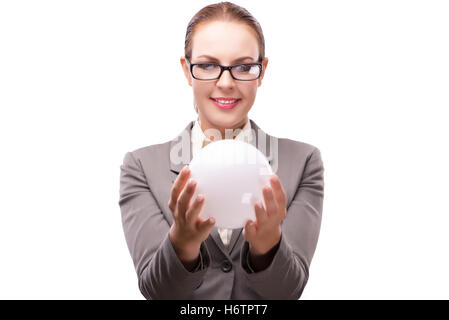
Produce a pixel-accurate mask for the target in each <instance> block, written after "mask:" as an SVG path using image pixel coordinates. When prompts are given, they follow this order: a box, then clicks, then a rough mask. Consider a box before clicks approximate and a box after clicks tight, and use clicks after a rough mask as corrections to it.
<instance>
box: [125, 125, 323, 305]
mask: <svg viewBox="0 0 449 320" xmlns="http://www.w3.org/2000/svg"><path fill="white" fill-rule="evenodd" d="M250 123H251V128H252V130H253V134H255V139H253V141H255V143H254V142H253V144H254V145H255V146H257V147H258V148H259V150H260V151H262V152H263V153H264V154H265V155H266V156H267V159H268V160H269V163H270V165H271V166H272V168H273V172H274V173H276V174H277V175H278V176H279V178H280V180H281V182H282V185H283V186H284V189H285V192H286V194H287V216H286V217H285V219H284V220H283V222H282V225H281V228H282V236H281V241H280V244H279V246H278V248H277V250H276V253H275V255H274V258H273V260H272V262H271V264H270V265H269V266H268V267H267V268H266V269H265V270H262V271H259V272H252V271H251V269H250V268H249V267H248V264H247V255H248V249H249V246H248V242H246V241H245V239H244V238H243V235H242V229H241V228H240V229H234V230H233V233H232V238H231V241H230V244H229V248H228V249H226V248H225V246H224V245H223V242H222V241H221V238H220V235H219V233H218V231H217V228H216V227H214V228H213V229H212V231H211V233H210V235H209V237H208V238H207V239H206V240H205V241H204V242H203V243H202V244H201V247H200V258H201V259H200V260H201V263H200V264H199V266H198V268H196V270H194V271H192V272H189V271H188V270H187V269H185V268H184V265H183V264H182V263H181V261H180V260H179V258H178V257H177V255H176V253H175V251H174V249H173V246H172V244H171V242H170V239H169V237H168V231H169V229H170V226H171V224H172V223H173V216H172V212H171V211H170V209H169V207H168V201H169V197H170V192H171V187H172V185H173V182H174V180H175V179H176V177H177V175H178V173H179V172H180V170H181V169H182V168H183V167H184V166H185V165H186V164H187V163H185V162H190V160H191V158H192V152H191V143H190V140H186V139H190V138H189V137H190V133H191V130H192V127H193V124H194V121H191V122H190V123H189V124H188V125H187V127H186V128H185V129H184V130H183V131H182V132H181V133H180V134H179V135H178V136H177V137H176V138H175V139H173V140H171V141H168V142H165V143H161V144H154V145H151V146H147V147H143V148H140V149H137V150H135V151H132V152H127V153H126V154H125V156H124V160H123V164H122V165H121V166H120V199H119V206H120V210H121V216H122V223H123V230H124V234H125V238H126V242H127V245H128V249H129V251H130V254H131V257H132V260H133V262H134V266H135V269H136V272H137V277H138V285H139V289H140V291H141V293H142V294H143V296H144V297H145V298H147V299H299V297H300V296H301V294H302V292H303V290H304V287H305V285H306V283H307V280H308V278H309V266H310V263H311V260H312V257H313V254H314V252H315V248H316V245H317V242H318V236H319V232H320V225H321V215H322V208H323V191H324V180H323V172H324V168H323V163H322V160H321V154H320V151H319V149H318V148H316V147H314V146H312V145H310V144H307V143H303V142H299V141H294V140H290V139H284V138H276V137H273V136H270V135H267V134H265V132H263V131H262V130H261V129H260V128H259V127H258V126H257V125H256V123H255V122H254V121H253V120H251V119H250ZM253 137H254V135H253ZM183 139H184V140H183ZM182 143H183V144H184V146H187V148H184V149H182V150H181V151H182V152H184V154H183V155H182V156H183V157H184V160H185V161H184V162H183V161H179V159H180V155H179V153H177V150H179V146H180V145H181V144H182ZM189 145H190V149H189V148H188V146H189ZM189 151H190V152H189Z"/></svg>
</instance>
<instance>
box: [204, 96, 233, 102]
mask: <svg viewBox="0 0 449 320" xmlns="http://www.w3.org/2000/svg"><path fill="white" fill-rule="evenodd" d="M211 99H212V100H215V101H217V102H221V101H225V102H228V101H233V100H240V99H239V98H234V97H228V98H226V97H215V98H212V97H211Z"/></svg>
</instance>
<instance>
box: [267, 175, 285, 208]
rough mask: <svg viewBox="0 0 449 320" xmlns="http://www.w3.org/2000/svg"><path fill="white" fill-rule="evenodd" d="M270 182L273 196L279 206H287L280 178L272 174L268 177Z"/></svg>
mask: <svg viewBox="0 0 449 320" xmlns="http://www.w3.org/2000/svg"><path fill="white" fill-rule="evenodd" d="M270 184H271V187H272V189H273V193H274V198H275V199H276V201H277V203H278V205H279V206H282V207H286V206H287V196H286V194H285V190H284V187H283V186H282V183H281V179H279V177H278V176H277V175H275V174H274V175H273V176H272V177H271V178H270Z"/></svg>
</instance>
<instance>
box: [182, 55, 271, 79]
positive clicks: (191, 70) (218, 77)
mask: <svg viewBox="0 0 449 320" xmlns="http://www.w3.org/2000/svg"><path fill="white" fill-rule="evenodd" d="M186 62H187V64H188V65H189V66H190V74H191V75H192V77H193V79H196V80H200V81H211V80H217V79H220V77H221V75H222V74H223V72H224V71H225V70H229V73H230V74H231V77H232V79H234V80H237V81H254V80H257V79H259V78H260V76H261V75H262V70H263V67H262V63H260V62H250V63H238V64H233V65H231V66H222V65H221V64H218V63H215V62H199V63H191V62H190V61H189V60H187V59H186ZM200 64H213V65H216V66H219V67H220V73H219V74H218V76H217V77H216V78H211V79H199V78H197V77H195V76H194V75H193V67H194V66H196V65H200ZM247 65H251V66H258V67H259V75H258V76H257V78H255V79H250V80H242V79H237V78H236V77H234V75H233V74H232V70H231V69H232V68H234V67H237V66H247Z"/></svg>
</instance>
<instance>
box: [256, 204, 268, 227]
mask: <svg viewBox="0 0 449 320" xmlns="http://www.w3.org/2000/svg"><path fill="white" fill-rule="evenodd" d="M254 212H255V213H256V220H257V224H259V225H260V224H264V223H265V221H267V219H268V216H267V213H266V211H265V209H264V208H263V206H262V203H261V202H260V201H257V202H256V204H255V205H254Z"/></svg>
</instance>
